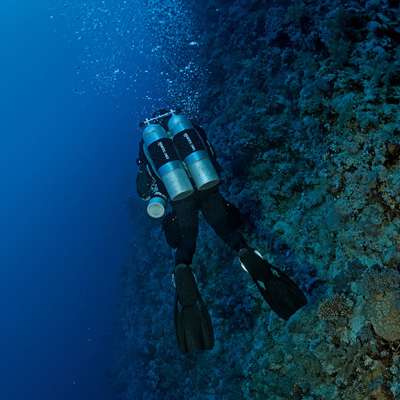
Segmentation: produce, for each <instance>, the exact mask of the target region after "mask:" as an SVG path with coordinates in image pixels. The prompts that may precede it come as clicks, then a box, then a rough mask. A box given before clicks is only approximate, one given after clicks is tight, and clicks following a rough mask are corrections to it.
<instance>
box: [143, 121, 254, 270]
mask: <svg viewBox="0 0 400 400" xmlns="http://www.w3.org/2000/svg"><path fill="white" fill-rule="evenodd" d="M195 129H196V130H197V131H198V133H199V134H200V135H201V137H202V139H203V142H204V143H205V145H206V147H207V151H208V153H209V156H210V158H211V160H212V161H213V164H214V166H215V168H216V170H217V171H220V170H221V166H220V165H219V164H218V161H217V159H216V156H215V152H214V149H213V147H212V145H211V144H210V143H209V142H208V139H207V135H206V133H205V132H204V130H203V129H202V128H201V127H199V126H197V125H196V126H195ZM137 164H138V167H139V171H138V175H137V178H136V186H137V191H138V194H139V196H140V197H141V198H142V199H144V200H148V199H149V198H150V197H151V196H152V195H154V193H156V192H157V193H160V194H161V195H163V196H164V197H165V198H167V199H168V194H167V191H166V189H165V187H164V184H163V183H162V182H161V180H160V179H159V177H158V176H157V174H156V173H155V172H154V171H153V170H152V167H151V165H150V164H149V162H148V161H147V158H146V156H145V154H144V151H143V141H141V142H140V143H139V156H138V159H137ZM171 206H172V210H173V212H174V213H175V215H176V221H177V223H178V226H179V232H180V238H179V241H178V243H177V248H176V252H175V265H178V264H188V265H189V264H191V263H192V260H193V256H194V253H195V251H196V241H197V236H198V227H199V215H198V212H199V210H201V212H202V213H203V215H204V217H205V219H206V221H207V223H208V224H209V225H210V226H211V227H212V228H213V229H214V231H215V232H216V233H217V235H218V236H219V237H220V238H221V239H222V240H223V241H224V242H225V243H226V244H227V245H228V246H230V247H231V248H232V249H233V250H235V251H239V250H240V249H242V248H244V247H247V245H246V242H245V240H244V238H243V236H242V234H241V233H240V232H239V230H238V226H237V222H236V221H235V220H234V217H233V214H232V212H231V211H232V205H231V204H230V203H229V202H228V201H226V200H225V199H224V197H223V196H222V195H221V193H220V192H219V187H218V186H215V187H213V188H211V189H208V190H204V191H198V190H195V192H194V193H193V194H192V195H190V196H189V197H187V198H185V199H183V200H178V201H171Z"/></svg>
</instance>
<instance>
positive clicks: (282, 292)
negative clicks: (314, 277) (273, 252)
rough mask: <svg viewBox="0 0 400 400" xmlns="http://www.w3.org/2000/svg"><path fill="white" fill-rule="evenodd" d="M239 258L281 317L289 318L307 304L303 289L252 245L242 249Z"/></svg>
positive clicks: (272, 307)
mask: <svg viewBox="0 0 400 400" xmlns="http://www.w3.org/2000/svg"><path fill="white" fill-rule="evenodd" d="M239 260H240V264H241V265H242V267H243V269H244V270H245V271H246V272H248V273H249V274H250V276H251V277H252V278H253V281H254V283H255V284H256V286H257V288H258V290H259V291H260V293H261V295H262V296H263V297H264V300H265V301H266V302H267V303H268V304H269V306H270V307H271V309H272V310H273V311H275V312H276V313H277V314H278V315H279V316H280V317H281V318H283V319H285V320H287V319H289V318H290V317H291V316H292V315H293V314H294V313H295V312H296V311H298V310H299V309H300V308H301V307H303V306H305V305H306V304H307V299H306V297H305V296H304V294H303V292H302V291H301V289H300V288H299V287H298V286H297V285H296V284H295V283H294V282H293V281H292V280H291V279H290V278H289V277H288V276H287V275H286V274H285V273H283V272H282V271H280V270H279V269H278V268H276V267H274V266H272V265H271V264H270V263H268V261H266V260H264V258H263V257H262V256H261V253H260V252H258V251H257V250H254V249H252V248H250V247H247V248H243V249H241V250H240V251H239Z"/></svg>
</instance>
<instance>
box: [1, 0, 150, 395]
mask: <svg viewBox="0 0 400 400" xmlns="http://www.w3.org/2000/svg"><path fill="white" fill-rule="evenodd" d="M52 6H54V4H53V2H50V1H49V2H46V1H43V0H41V1H40V2H33V1H24V2H23V3H19V5H16V3H15V2H13V1H11V0H10V1H8V0H6V1H4V0H3V1H2V2H1V3H0V37H1V38H0V43H1V45H0V46H1V47H0V51H1V64H0V110H1V113H0V115H1V118H0V132H1V144H2V146H1V154H2V157H1V159H0V175H1V196H0V221H1V222H0V223H1V231H0V257H1V259H0V265H1V277H0V304H1V314H0V315H1V317H0V318H1V319H0V326H1V330H0V354H1V357H0V387H1V394H0V397H1V398H2V399H7V400H19V399H41V400H46V399H51V400H55V399H57V400H63V399H68V400H71V399H74V400H77V399H96V400H102V399H112V398H113V395H112V392H111V388H110V385H109V378H108V370H109V368H110V366H111V364H112V352H113V348H112V343H113V332H114V326H115V321H116V318H117V317H116V315H117V312H116V303H117V301H118V284H119V271H120V268H121V265H122V264H123V262H124V260H125V259H126V257H127V255H128V252H129V239H130V237H131V234H132V227H131V226H130V224H129V215H128V210H127V206H126V203H127V199H128V197H129V196H131V195H132V194H133V193H134V177H135V162H134V161H135V158H136V139H137V138H136V137H135V134H136V133H135V132H136V123H137V120H138V112H139V111H138V110H141V109H142V108H143V105H141V104H135V101H137V98H140V95H141V91H143V95H144V91H145V88H146V87H147V86H148V85H149V84H150V81H149V82H146V81H145V80H142V81H141V82H140V85H141V86H138V87H137V93H136V95H135V96H133V95H132V94H129V93H127V94H124V95H122V94H119V95H118V96H115V95H114V96H110V95H108V94H106V93H105V94H101V93H100V94H99V93H96V92H95V91H94V90H91V88H90V87H88V88H87V90H85V91H84V94H81V95H77V94H76V90H75V87H76V85H77V76H76V68H77V65H79V57H80V56H81V53H82V46H81V45H80V43H77V42H74V41H70V40H69V39H68V32H65V34H61V33H62V31H63V30H66V27H65V26H64V25H62V24H60V26H59V31H58V32H55V29H54V22H52V21H51V20H50V19H49V15H50V14H49V11H48V10H49V9H50V8H51V7H52ZM60 31H61V33H60ZM138 63H140V60H138ZM149 79H150V78H149ZM138 84H139V83H138ZM82 85H83V87H84V83H83V84H82ZM121 85H122V86H123V82H122V83H121ZM81 89H82V87H80V90H81ZM84 89H85V88H84Z"/></svg>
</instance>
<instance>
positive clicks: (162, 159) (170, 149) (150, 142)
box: [143, 124, 194, 201]
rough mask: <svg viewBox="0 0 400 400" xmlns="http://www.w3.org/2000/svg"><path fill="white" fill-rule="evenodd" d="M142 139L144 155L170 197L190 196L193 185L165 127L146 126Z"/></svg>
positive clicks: (173, 198) (175, 198) (182, 197)
mask: <svg viewBox="0 0 400 400" xmlns="http://www.w3.org/2000/svg"><path fill="white" fill-rule="evenodd" d="M143 141H144V150H145V153H146V156H147V158H148V159H149V162H150V163H151V164H152V166H153V169H154V170H155V171H156V172H157V174H158V176H159V178H160V179H161V181H162V182H163V184H164V186H165V188H166V190H167V192H168V195H169V197H170V199H171V200H173V201H176V200H182V199H184V198H186V197H188V196H190V195H191V194H192V193H193V192H194V189H193V186H192V184H191V182H190V178H189V177H188V175H187V173H186V170H185V167H184V165H183V163H182V161H181V160H180V159H179V157H178V155H177V153H176V150H175V147H174V145H173V142H172V140H171V139H170V137H169V136H168V134H167V132H166V131H165V129H164V128H163V127H162V126H161V125H158V124H150V125H148V126H146V128H145V129H144V131H143Z"/></svg>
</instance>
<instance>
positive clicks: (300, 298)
mask: <svg viewBox="0 0 400 400" xmlns="http://www.w3.org/2000/svg"><path fill="white" fill-rule="evenodd" d="M207 192H208V191H207ZM207 192H206V191H205V192H204V193H203V195H204V196H203V198H202V201H201V205H202V212H203V214H204V216H205V218H206V220H207V222H208V223H209V224H210V225H211V226H212V227H213V228H214V230H215V232H216V233H217V234H218V236H220V237H221V238H222V239H223V240H224V241H225V243H227V244H228V245H229V246H230V247H231V248H232V249H234V250H236V251H237V252H238V255H239V260H240V263H241V265H242V267H243V269H244V270H245V271H246V272H248V273H249V274H250V276H251V277H252V278H253V280H254V282H255V284H256V285H257V288H258V289H259V291H260V293H261V294H262V296H263V297H264V299H265V300H266V302H267V303H268V304H269V305H270V307H271V308H272V310H274V311H275V312H276V313H277V314H278V315H279V316H280V317H281V318H283V319H288V318H289V317H290V316H291V315H292V314H294V313H295V312H296V311H298V310H299V309H300V308H301V307H303V306H305V305H306V304H307V299H306V297H305V296H304V294H303V292H302V291H301V289H300V288H299V287H298V286H297V285H296V284H295V283H294V282H293V281H292V280H291V279H290V278H289V277H288V276H287V275H286V274H284V273H283V272H282V271H280V270H278V269H277V268H275V267H273V266H272V265H271V264H269V263H268V262H267V261H266V260H264V259H263V257H262V256H261V254H260V253H259V252H257V251H255V250H254V249H252V248H251V247H249V246H248V245H247V244H246V241H245V240H244V238H243V236H242V235H241V234H240V232H239V231H238V230H237V229H232V226H234V224H232V223H231V221H230V218H229V214H228V212H227V208H226V206H225V204H226V203H225V200H224V198H223V197H222V195H221V194H220V193H219V191H218V190H215V189H214V190H211V191H210V192H209V193H207Z"/></svg>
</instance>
